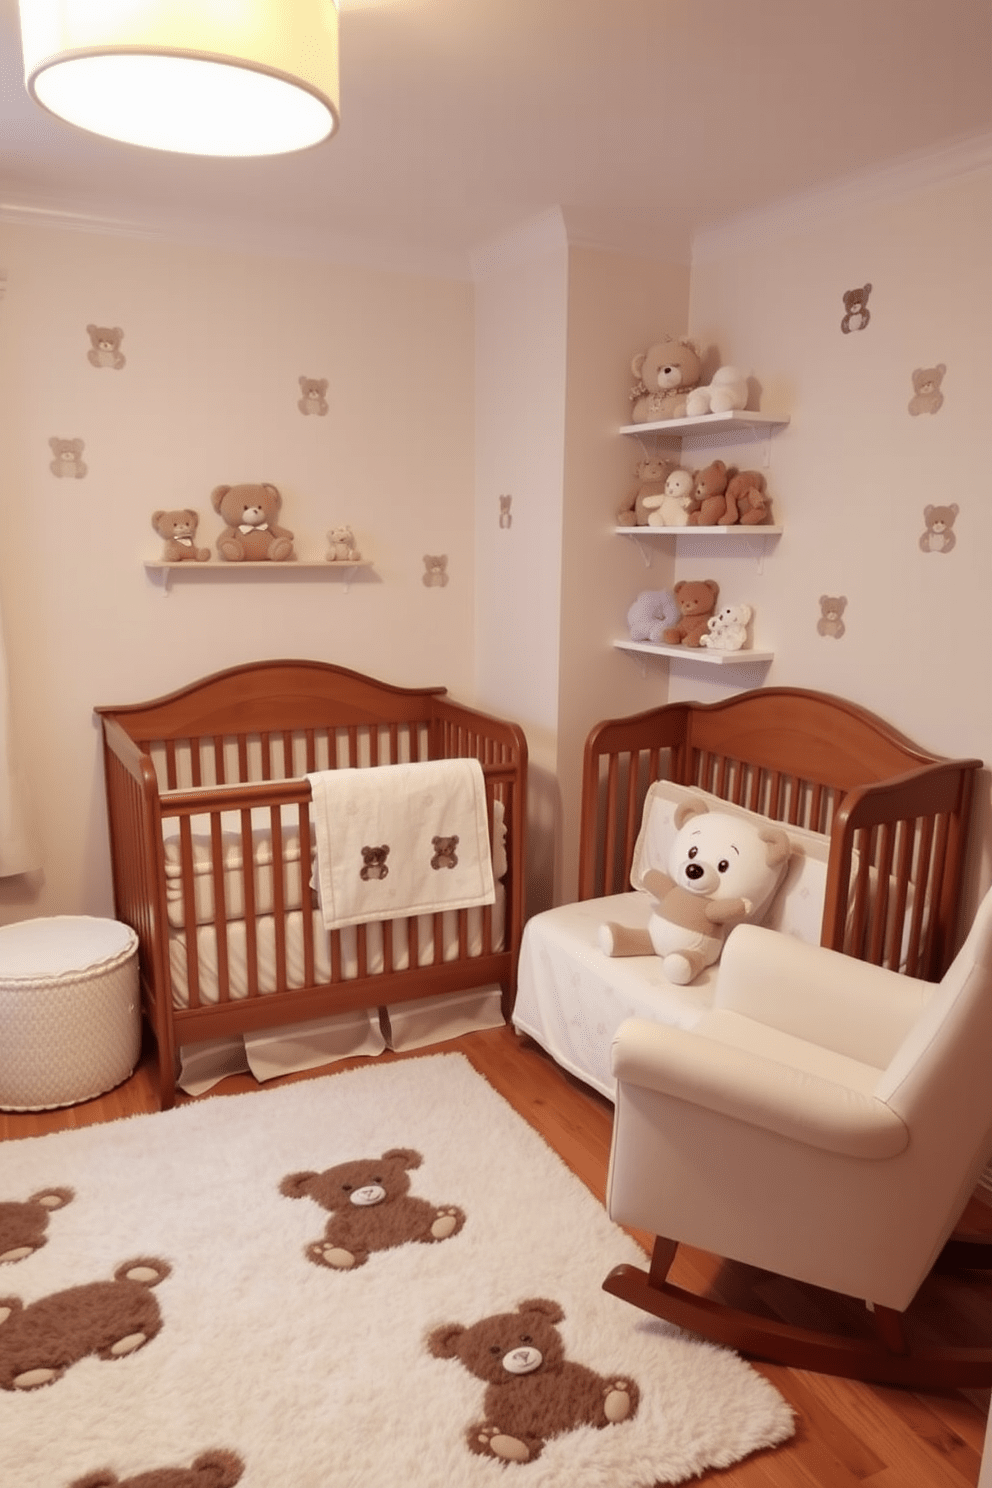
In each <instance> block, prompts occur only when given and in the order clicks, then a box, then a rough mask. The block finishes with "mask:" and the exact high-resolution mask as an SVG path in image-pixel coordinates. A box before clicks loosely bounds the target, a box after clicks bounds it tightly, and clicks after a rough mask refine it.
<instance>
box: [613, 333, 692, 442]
mask: <svg viewBox="0 0 992 1488" xmlns="http://www.w3.org/2000/svg"><path fill="white" fill-rule="evenodd" d="M630 370H631V371H632V372H633V374H634V376H635V377H636V378H637V382H636V384H635V386H634V388H633V390H632V392H631V395H630V396H631V398H632V400H633V404H634V406H633V408H632V409H631V414H630V418H631V423H634V424H653V423H656V422H659V421H660V420H663V419H675V418H683V417H684V416H685V411H686V395H687V394H688V392H689V391H690V389H692V388H694V387H696V386H697V385H698V383H699V376H700V372H701V370H702V368H701V366H700V361H699V353H698V352H697V351H696V348H695V347H694V346H693V344H692V342H691V341H686V340H682V341H677V340H676V339H675V337H674V336H666V337H665V338H664V340H662V341H657V342H655V344H654V345H653V346H649V347H648V349H647V351H642V352H639V353H638V354H637V356H635V358H634V360H633V361H632V362H631V364H630Z"/></svg>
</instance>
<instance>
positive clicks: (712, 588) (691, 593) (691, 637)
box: [661, 579, 720, 646]
mask: <svg viewBox="0 0 992 1488" xmlns="http://www.w3.org/2000/svg"><path fill="white" fill-rule="evenodd" d="M672 593H673V594H674V595H675V602H676V604H677V605H678V607H679V614H680V615H681V617H682V618H681V619H680V620H679V623H678V624H677V625H673V626H669V628H668V629H667V630H665V631H663V632H662V637H661V638H662V640H663V641H664V642H665V644H666V645H668V646H698V645H699V637H700V636H703V635H705V634H706V631H707V628H708V627H707V624H706V622H707V620H708V619H709V618H710V616H711V615H712V614H713V611H714V610H715V609H716V602H717V600H718V599H719V597H720V585H719V584H718V583H717V582H716V580H715V579H680V580H679V582H678V583H677V584H676V585H675V588H674V589H673V590H672Z"/></svg>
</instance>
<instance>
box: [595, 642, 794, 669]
mask: <svg viewBox="0 0 992 1488" xmlns="http://www.w3.org/2000/svg"><path fill="white" fill-rule="evenodd" d="M613 644H614V646H615V647H616V649H617V650H618V651H634V652H638V653H639V654H640V655H642V656H667V657H668V658H669V660H670V661H701V662H703V664H704V665H705V666H734V665H735V664H737V665H740V664H741V663H742V662H755V661H761V662H765V661H772V660H773V659H774V656H775V653H774V651H758V650H755V649H754V648H753V647H747V646H745V647H742V648H741V650H740V651H715V650H713V649H712V648H711V647H709V646H664V645H661V644H656V643H655V642H653V641H614V642H613Z"/></svg>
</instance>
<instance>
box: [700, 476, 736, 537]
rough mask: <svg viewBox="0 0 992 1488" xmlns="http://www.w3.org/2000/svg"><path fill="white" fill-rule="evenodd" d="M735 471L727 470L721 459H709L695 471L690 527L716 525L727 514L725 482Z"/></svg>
mask: <svg viewBox="0 0 992 1488" xmlns="http://www.w3.org/2000/svg"><path fill="white" fill-rule="evenodd" d="M736 474H737V471H736V470H735V469H734V467H733V466H731V467H730V469H729V470H728V469H727V467H726V465H725V464H724V463H723V461H722V460H711V462H710V463H709V465H706V466H705V467H704V468H703V469H702V470H697V471H696V484H695V486H694V487H693V493H692V494H693V496H694V498H695V502H696V506H695V510H694V511H692V512H690V514H689V525H690V527H718V526H719V525H720V522H721V520H722V519H723V517H725V516H726V514H727V483H728V482H729V481H730V479H731V477H732V476H735V475H736Z"/></svg>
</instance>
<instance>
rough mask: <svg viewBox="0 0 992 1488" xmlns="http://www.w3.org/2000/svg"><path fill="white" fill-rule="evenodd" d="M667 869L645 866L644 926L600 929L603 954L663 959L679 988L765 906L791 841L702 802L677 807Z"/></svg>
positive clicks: (771, 828)
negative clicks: (648, 899) (648, 904)
mask: <svg viewBox="0 0 992 1488" xmlns="http://www.w3.org/2000/svg"><path fill="white" fill-rule="evenodd" d="M674 821H675V826H676V833H675V838H674V840H673V842H672V846H671V850H670V852H669V854H668V872H667V873H663V872H662V871H661V870H660V869H658V868H650V869H649V870H648V871H647V872H646V873H645V874H644V878H643V882H644V887H645V888H646V889H647V891H648V893H649V894H650V895H651V896H652V898H653V900H654V903H653V905H652V908H651V917H650V919H649V920H648V924H647V927H646V929H639V928H631V927H630V926H628V925H618V924H614V923H607V924H605V925H600V927H599V944H600V949H601V950H603V951H605V953H606V954H607V955H608V956H650V955H651V952H652V951H653V952H654V954H655V955H656V956H660V957H661V959H662V970H663V971H664V973H665V976H666V977H667V978H668V980H669V981H670V982H673V983H674V984H675V985H676V986H679V987H684V986H687V985H688V983H689V982H691V981H694V980H695V978H696V977H697V976H698V975H699V973H700V972H701V971H703V970H704V969H705V968H706V967H707V966H712V965H713V963H714V962H715V961H718V960H719V959H720V953H721V951H722V950H723V943H724V940H725V939H726V937H727V935H728V934H729V933H730V931H731V929H732V928H733V927H734V926H735V925H739V924H741V923H742V922H743V921H744V920H749V919H752V918H753V919H757V918H759V917H760V916H761V915H762V914H763V913H764V912H765V910H766V909H767V908H768V906H769V904H770V903H771V900H772V896H773V894H774V893H775V891H776V889H777V888H778V886H779V884H780V883H781V881H782V876H783V874H784V873H785V870H786V868H787V867H788V863H789V854H790V852H791V844H790V842H789V838H788V835H787V834H786V832H785V831H784V830H783V829H782V828H781V827H776V826H775V825H774V824H773V823H771V822H769V824H768V826H767V827H759V826H757V825H756V824H755V823H754V822H751V821H748V820H747V819H746V818H744V817H741V816H736V815H732V814H731V813H730V812H721V811H710V810H709V808H708V806H707V803H706V802H705V801H698V802H696V801H686V802H683V803H682V804H681V805H680V806H679V807H678V808H677V810H676V812H675V818H674Z"/></svg>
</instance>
